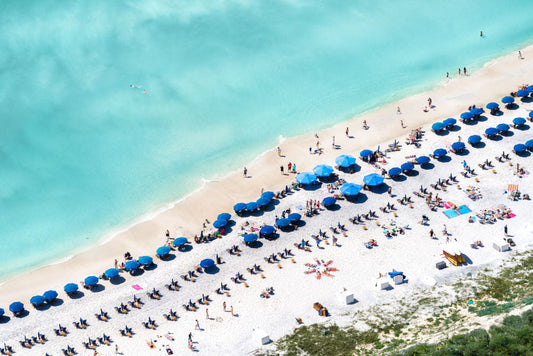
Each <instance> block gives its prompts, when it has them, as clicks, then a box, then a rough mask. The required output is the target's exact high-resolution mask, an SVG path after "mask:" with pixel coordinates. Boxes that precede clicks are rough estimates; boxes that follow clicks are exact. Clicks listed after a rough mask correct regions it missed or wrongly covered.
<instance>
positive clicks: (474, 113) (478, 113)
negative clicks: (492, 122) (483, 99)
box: [470, 108, 483, 116]
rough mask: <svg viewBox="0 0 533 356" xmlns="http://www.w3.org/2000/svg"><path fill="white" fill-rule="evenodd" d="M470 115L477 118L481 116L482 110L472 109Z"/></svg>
mask: <svg viewBox="0 0 533 356" xmlns="http://www.w3.org/2000/svg"><path fill="white" fill-rule="evenodd" d="M470 113H471V114H472V115H474V116H479V115H481V114H483V109H482V108H473V109H472V110H470Z"/></svg>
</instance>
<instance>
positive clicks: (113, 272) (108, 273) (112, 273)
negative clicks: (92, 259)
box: [104, 268, 119, 278]
mask: <svg viewBox="0 0 533 356" xmlns="http://www.w3.org/2000/svg"><path fill="white" fill-rule="evenodd" d="M118 273H119V271H118V269H116V268H110V269H108V270H106V271H105V272H104V276H106V277H107V278H115V277H116V276H118Z"/></svg>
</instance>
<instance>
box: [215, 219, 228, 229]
mask: <svg viewBox="0 0 533 356" xmlns="http://www.w3.org/2000/svg"><path fill="white" fill-rule="evenodd" d="M227 223H228V222H227V221H226V220H216V221H215V222H214V223H213V227H215V228H217V229H220V228H221V227H224V226H226V225H227Z"/></svg>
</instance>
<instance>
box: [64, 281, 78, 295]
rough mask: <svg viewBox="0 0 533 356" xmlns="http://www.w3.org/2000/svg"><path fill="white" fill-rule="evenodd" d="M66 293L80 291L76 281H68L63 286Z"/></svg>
mask: <svg viewBox="0 0 533 356" xmlns="http://www.w3.org/2000/svg"><path fill="white" fill-rule="evenodd" d="M63 290H64V291H65V293H67V294H70V293H74V292H77V291H78V285H77V284H76V283H68V284H65V287H63Z"/></svg>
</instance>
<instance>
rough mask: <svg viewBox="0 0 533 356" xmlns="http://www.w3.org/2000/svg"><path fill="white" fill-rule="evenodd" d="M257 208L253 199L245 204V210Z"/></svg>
mask: <svg viewBox="0 0 533 356" xmlns="http://www.w3.org/2000/svg"><path fill="white" fill-rule="evenodd" d="M257 208H259V206H258V205H257V203H256V202H255V201H252V202H249V203H248V204H246V210H248V211H254V210H257Z"/></svg>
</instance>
